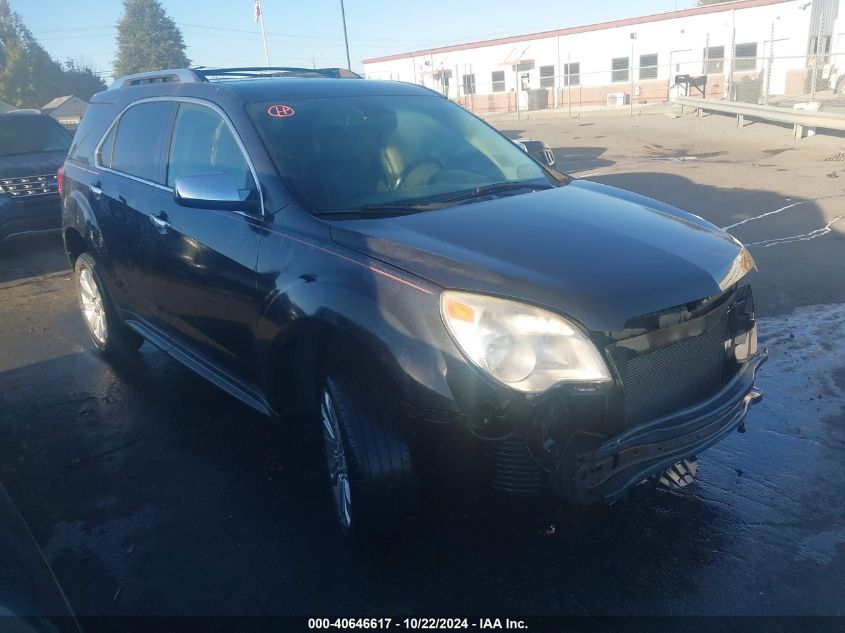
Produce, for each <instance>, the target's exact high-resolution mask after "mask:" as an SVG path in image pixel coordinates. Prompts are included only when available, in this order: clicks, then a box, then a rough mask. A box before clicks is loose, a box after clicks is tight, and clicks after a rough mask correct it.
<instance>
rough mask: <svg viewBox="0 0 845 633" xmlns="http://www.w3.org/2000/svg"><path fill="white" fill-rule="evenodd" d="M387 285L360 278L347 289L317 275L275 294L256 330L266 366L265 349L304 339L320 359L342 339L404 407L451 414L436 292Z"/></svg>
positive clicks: (268, 357) (269, 358) (388, 282)
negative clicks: (380, 373)
mask: <svg viewBox="0 0 845 633" xmlns="http://www.w3.org/2000/svg"><path fill="white" fill-rule="evenodd" d="M342 276H343V275H342V274H341V275H340V277H342ZM374 277H378V275H375V276H374ZM394 284H395V282H393V281H391V280H389V279H385V280H384V281H381V280H379V279H374V278H372V277H369V278H367V276H364V277H359V278H358V283H350V280H348V279H347V280H346V281H345V282H344V281H341V279H340V278H335V279H332V278H331V277H330V276H329V275H322V276H320V277H319V278H318V279H313V278H312V277H307V276H306V278H305V279H302V278H297V281H296V282H295V283H293V284H292V285H290V286H287V287H277V288H276V289H275V291H274V292H273V293H272V296H271V297H270V298H269V299H268V301H267V303H266V307H265V309H264V311H263V313H262V315H261V317H260V324H259V332H260V335H259V339H260V340H262V341H265V342H266V343H267V344H266V345H265V346H264V347H265V354H266V362H267V364H268V366H272V363H273V361H274V358H273V350H275V349H278V347H279V346H280V345H282V346H284V345H285V344H287V343H288V342H290V341H294V340H305V341H307V342H308V345H311V346H318V347H321V349H320V353H323V354H329V355H331V354H332V351H333V349H332V345H333V344H335V343H336V342H337V341H341V340H347V341H350V342H354V345H355V346H356V347H357V348H358V349H360V350H361V351H362V352H364V353H365V354H366V356H367V357H368V358H369V359H372V360H375V361H376V362H377V363H378V364H379V366H380V367H381V368H382V369H383V370H384V371H385V372H386V373H387V375H388V376H389V377H390V378H391V382H392V384H393V385H394V386H395V387H396V388H397V389H398V390H399V395H400V397H401V399H403V400H404V401H407V402H411V403H414V404H415V405H417V406H421V407H426V408H431V409H437V410H455V409H456V405H455V399H454V396H453V394H452V390H451V389H450V386H449V384H448V383H447V381H446V374H447V363H446V359H445V358H444V351H447V350H448V348H447V347H446V346H447V345H449V341H448V339H447V340H443V339H444V337H447V335H446V332H445V329H444V328H443V325H442V323H441V322H440V316H439V293H435V292H432V293H431V294H427V293H422V292H419V291H415V290H413V289H410V288H407V289H406V288H401V287H394ZM373 291H375V292H373ZM438 329H439V330H442V336H438ZM329 341H330V342H329ZM444 348H446V349H444ZM314 351H315V352H316V351H317V350H314ZM447 353H448V352H447ZM271 371H272V370H271ZM269 373H271V372H268V374H269ZM267 382H268V383H270V382H272V376H270V375H268V376H267Z"/></svg>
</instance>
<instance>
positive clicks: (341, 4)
mask: <svg viewBox="0 0 845 633" xmlns="http://www.w3.org/2000/svg"><path fill="white" fill-rule="evenodd" d="M340 15H341V17H342V18H343V41H344V42H345V43H346V67H347V68H348V69H349V70H352V62H351V61H350V59H349V36H348V35H347V34H346V9H344V8H343V0H340Z"/></svg>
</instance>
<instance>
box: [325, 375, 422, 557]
mask: <svg viewBox="0 0 845 633" xmlns="http://www.w3.org/2000/svg"><path fill="white" fill-rule="evenodd" d="M384 387H385V386H382V388H381V389H379V388H378V386H377V385H376V384H375V381H372V380H369V379H368V378H366V377H364V376H362V375H359V374H358V373H353V372H345V371H333V372H328V373H327V374H325V375H324V377H323V380H322V381H321V386H320V393H319V396H320V400H319V402H320V416H319V417H320V425H321V427H322V433H323V446H324V449H325V458H326V469H327V472H328V477H329V483H330V487H331V492H332V500H333V503H334V508H335V514H336V516H337V520H338V523H339V525H340V528H341V530H342V531H343V533H344V534H346V535H347V536H349V537H351V538H353V539H354V540H356V541H359V542H368V541H372V540H373V539H374V538H375V537H379V536H386V535H389V534H391V533H394V532H396V531H397V530H398V529H399V528H400V527H402V526H403V525H405V524H407V523H408V522H409V521H410V520H411V519H413V518H414V517H415V516H416V512H417V506H418V502H419V481H418V479H417V475H416V471H415V469H414V464H413V461H412V459H411V453H410V450H409V447H408V444H407V442H406V440H405V437H404V429H403V425H402V420H401V416H400V414H399V411H398V407H397V406H396V405H395V403H394V401H393V398H392V397H391V394H390V393H389V390H388V389H385V388H384Z"/></svg>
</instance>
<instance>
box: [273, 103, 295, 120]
mask: <svg viewBox="0 0 845 633" xmlns="http://www.w3.org/2000/svg"><path fill="white" fill-rule="evenodd" d="M267 114H269V115H270V116H272V117H276V118H277V119H281V118H284V117H286V116H293V114H294V113H293V108H291V107H290V106H288V105H271V106H270V107H269V108H267Z"/></svg>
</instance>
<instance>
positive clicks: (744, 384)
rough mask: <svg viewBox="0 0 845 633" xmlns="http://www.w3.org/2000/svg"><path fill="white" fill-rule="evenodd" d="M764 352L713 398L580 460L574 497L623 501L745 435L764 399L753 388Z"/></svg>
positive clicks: (649, 424)
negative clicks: (653, 479)
mask: <svg viewBox="0 0 845 633" xmlns="http://www.w3.org/2000/svg"><path fill="white" fill-rule="evenodd" d="M767 358H768V352H767V351H766V350H765V349H764V350H762V351H760V352H759V353H757V354H755V355H754V356H752V357H751V358H749V359H748V360H747V361H746V362H745V363H744V364H743V366H742V367H741V368H740V370H739V371H738V372H737V373H736V374H735V375H734V377H733V378H732V379H731V380H730V382H728V383H727V384H726V385H725V386H724V387H723V388H722V389H721V390H720V391H719V392H717V393H716V394H715V395H713V396H712V397H711V398H709V399H707V400H705V401H703V402H700V403H699V404H696V405H695V406H692V407H689V408H687V409H684V410H681V411H678V412H675V413H672V414H670V415H667V416H664V417H661V418H658V419H655V420H652V421H650V422H647V423H644V424H640V425H638V426H637V427H636V428H634V429H631V430H630V431H628V432H626V433H623V434H621V435H618V436H616V437H614V438H612V439H610V440H607V441H605V442H604V443H602V444H601V445H600V446H598V447H597V448H596V449H594V450H590V451H586V452H583V453H581V454H579V455H577V456H576V459H575V473H574V475H575V477H574V482H573V483H574V490H573V492H574V496H575V499H574V500H576V501H579V502H581V503H594V502H597V501H604V502H606V503H613V502H614V501H618V500H619V499H620V498H621V497H623V496H624V495H625V493H626V492H627V491H628V490H629V489H630V488H631V487H633V486H635V485H636V484H638V483H639V482H641V481H642V480H643V479H646V478H648V477H650V476H652V475H655V474H657V473H660V472H662V471H663V470H665V469H666V468H668V467H669V466H671V465H672V464H674V463H676V462H678V461H680V460H682V459H684V458H687V457H690V456H693V455H696V454H697V453H699V452H700V451H702V450H704V449H705V448H707V447H709V446H712V445H713V444H715V443H716V442H718V441H719V440H721V439H723V438H724V437H725V436H727V435H728V434H729V433H731V432H732V431H733V430H735V429H738V430H740V431H743V430H744V420H745V416H746V414H747V413H748V409H749V407H750V406H751V405H753V404H756V403H757V402H759V401H760V400H761V399H762V393H761V392H760V391H759V390H757V389H755V388H754V379H755V376H756V374H757V370H758V369H759V368H760V366H761V365H762V364H763V363H765V362H766V359H767Z"/></svg>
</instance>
